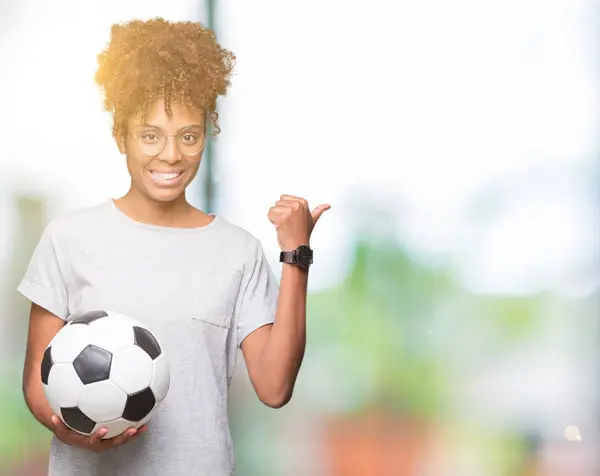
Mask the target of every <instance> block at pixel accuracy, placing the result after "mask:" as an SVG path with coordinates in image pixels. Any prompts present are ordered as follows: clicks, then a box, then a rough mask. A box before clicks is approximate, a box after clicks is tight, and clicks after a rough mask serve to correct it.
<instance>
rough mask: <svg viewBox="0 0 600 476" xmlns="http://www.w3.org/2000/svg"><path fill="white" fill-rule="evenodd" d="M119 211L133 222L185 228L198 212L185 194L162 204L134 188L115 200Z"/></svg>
mask: <svg viewBox="0 0 600 476" xmlns="http://www.w3.org/2000/svg"><path fill="white" fill-rule="evenodd" d="M115 204H116V205H117V206H118V207H119V209H120V210H121V211H122V212H123V213H125V214H126V215H127V216H129V217H130V218H132V219H133V220H136V221H139V222H142V223H148V224H151V225H157V226H166V227H185V226H186V224H187V223H188V222H189V220H190V215H192V214H193V212H197V210H196V209H195V208H194V207H192V205H190V204H189V203H188V201H187V200H186V197H185V194H182V195H180V196H179V197H178V198H177V199H175V200H172V201H168V202H161V201H158V200H154V199H152V198H150V197H148V196H146V195H144V194H142V193H139V192H138V191H137V190H135V189H134V188H131V189H129V191H128V192H127V193H126V194H125V195H124V196H123V197H121V198H118V199H116V200H115Z"/></svg>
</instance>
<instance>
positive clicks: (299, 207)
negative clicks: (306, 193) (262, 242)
mask: <svg viewBox="0 0 600 476" xmlns="http://www.w3.org/2000/svg"><path fill="white" fill-rule="evenodd" d="M280 198H281V200H278V201H277V202H275V205H274V206H272V207H271V208H270V209H269V213H268V215H267V216H268V218H269V221H270V222H271V223H273V225H275V228H276V229H277V241H278V242H279V246H280V247H281V249H282V251H291V250H294V249H296V248H297V247H298V246H300V245H308V244H309V240H310V235H311V233H312V231H313V228H314V227H315V224H316V223H317V220H318V219H319V218H320V217H321V215H322V214H323V212H325V210H329V209H330V208H331V205H329V204H323V205H319V206H318V207H316V208H315V209H314V210H313V211H312V212H311V211H310V208H309V207H308V203H307V201H306V200H305V199H303V198H300V197H295V196H293V195H281V197H280Z"/></svg>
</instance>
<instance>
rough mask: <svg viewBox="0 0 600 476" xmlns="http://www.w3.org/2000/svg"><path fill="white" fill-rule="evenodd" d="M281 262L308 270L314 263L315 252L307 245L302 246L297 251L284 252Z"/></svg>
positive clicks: (280, 258) (280, 257)
mask: <svg viewBox="0 0 600 476" xmlns="http://www.w3.org/2000/svg"><path fill="white" fill-rule="evenodd" d="M279 261H280V262H281V263H288V264H295V265H296V266H299V267H301V268H304V269H308V268H309V267H310V265H311V264H312V263H313V250H311V249H310V248H309V247H308V246H307V245H300V246H298V248H296V249H295V250H292V251H282V252H281V254H280V255H279Z"/></svg>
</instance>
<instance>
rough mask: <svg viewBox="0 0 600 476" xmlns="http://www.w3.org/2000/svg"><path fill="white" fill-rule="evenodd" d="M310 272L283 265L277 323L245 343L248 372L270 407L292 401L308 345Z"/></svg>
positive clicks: (243, 347) (257, 331) (254, 385)
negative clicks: (307, 289) (307, 312)
mask: <svg viewBox="0 0 600 476" xmlns="http://www.w3.org/2000/svg"><path fill="white" fill-rule="evenodd" d="M307 282H308V271H306V270H303V269H300V268H298V267H296V266H294V265H291V264H284V265H283V270H282V276H281V284H280V291H279V299H278V302H277V313H276V317H275V323H274V324H272V325H268V326H263V327H261V328H259V329H257V330H256V331H255V332H253V333H252V334H250V335H249V336H248V337H247V338H246V339H244V341H243V342H242V352H243V354H244V360H245V361H246V367H247V368H248V375H249V376H250V380H251V382H252V385H253V387H254V390H255V391H256V394H257V395H258V398H259V399H260V400H261V401H262V402H263V403H264V404H265V405H267V406H269V407H272V408H280V407H282V406H284V405H285V404H286V403H288V402H289V401H290V399H291V398H292V393H293V390H294V385H295V383H296V378H297V376H298V372H299V371H300V365H301V364H302V359H303V357H304V348H305V344H306V288H307Z"/></svg>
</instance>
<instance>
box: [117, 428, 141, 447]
mask: <svg viewBox="0 0 600 476" xmlns="http://www.w3.org/2000/svg"><path fill="white" fill-rule="evenodd" d="M136 433H137V430H136V429H135V428H129V429H127V430H125V431H124V432H123V433H121V434H120V435H119V436H117V437H116V438H113V441H112V443H113V445H114V446H118V445H123V444H125V443H128V442H129V440H131V438H133V437H134V436H135V434H136Z"/></svg>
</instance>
